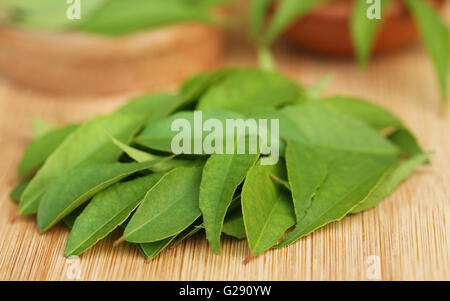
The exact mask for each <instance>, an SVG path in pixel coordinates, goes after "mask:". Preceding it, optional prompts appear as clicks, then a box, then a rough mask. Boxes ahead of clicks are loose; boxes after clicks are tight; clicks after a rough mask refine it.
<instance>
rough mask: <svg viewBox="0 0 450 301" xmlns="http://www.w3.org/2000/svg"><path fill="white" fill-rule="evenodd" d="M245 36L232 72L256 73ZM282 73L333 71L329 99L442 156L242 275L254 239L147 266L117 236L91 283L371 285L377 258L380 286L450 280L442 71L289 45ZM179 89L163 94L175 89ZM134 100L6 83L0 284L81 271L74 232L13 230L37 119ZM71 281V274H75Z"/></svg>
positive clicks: (85, 113)
mask: <svg viewBox="0 0 450 301" xmlns="http://www.w3.org/2000/svg"><path fill="white" fill-rule="evenodd" d="M239 32H241V31H238V32H237V33H233V34H231V35H230V37H228V45H229V46H228V49H227V52H228V56H227V58H226V61H225V62H224V64H225V65H228V66H229V65H233V66H237V65H255V64H256V60H255V57H254V52H253V50H252V48H251V47H250V46H249V45H248V44H247V43H246V42H245V40H244V39H243V38H242V37H241V36H240V34H239ZM275 53H276V56H277V61H278V63H279V68H280V69H281V70H282V71H283V72H284V73H286V74H287V75H288V76H290V77H292V78H293V79H295V80H298V81H299V82H302V83H304V84H307V85H310V84H312V83H314V82H315V81H316V80H318V79H319V78H320V77H321V76H322V75H324V74H325V73H327V72H330V71H331V72H333V73H334V74H335V77H334V80H333V81H332V82H331V84H330V85H329V87H328V88H327V94H334V93H339V94H346V95H352V96H361V97H364V98H367V99H370V100H373V101H375V102H377V103H379V104H381V105H383V106H385V107H386V108H388V109H389V110H391V111H392V112H394V113H395V114H397V115H399V116H401V118H402V119H403V120H404V121H405V123H406V124H407V125H408V126H409V127H411V128H412V130H413V131H414V133H416V134H417V136H418V138H419V140H420V142H421V144H422V145H423V146H424V147H425V148H426V149H430V150H435V151H436V154H435V155H434V156H433V158H432V164H431V165H429V166H423V167H420V168H419V169H418V170H417V171H416V172H415V173H414V175H413V176H412V177H411V178H409V179H408V180H407V181H406V182H405V183H403V184H402V185H401V186H400V187H399V188H398V189H397V190H396V191H395V193H393V194H392V195H391V196H389V197H388V198H387V199H386V200H385V201H383V202H382V203H381V204H380V205H379V206H378V207H376V208H374V209H372V210H369V211H367V212H363V213H360V214H355V215H351V216H348V217H346V218H344V219H343V220H341V221H339V222H336V223H332V224H330V225H328V226H326V227H324V228H322V229H320V230H318V231H316V232H314V233H313V234H312V235H309V236H308V237H306V238H303V239H301V240H300V241H298V242H297V243H295V244H293V245H291V246H289V247H287V248H284V249H280V250H271V251H269V252H267V253H265V254H263V255H261V256H259V257H258V258H256V259H255V260H253V261H252V262H250V264H248V265H246V266H244V265H243V264H242V261H243V259H244V258H245V257H246V256H247V255H249V249H248V247H247V243H246V242H245V241H235V240H232V239H229V238H225V239H224V240H223V249H222V254H221V255H220V256H217V255H214V254H213V253H212V252H211V251H210V250H209V247H208V244H207V241H206V239H203V238H194V239H190V240H188V241H186V242H183V243H181V244H179V245H178V246H176V247H173V248H171V249H169V250H166V251H165V252H163V253H162V254H161V255H160V256H159V257H157V258H156V259H155V260H153V261H146V260H144V259H143V257H142V256H141V254H140V253H139V251H138V250H137V249H136V248H135V247H134V246H132V245H129V244H122V245H121V246H119V247H117V248H113V247H112V243H113V241H114V240H115V239H117V238H118V237H119V236H120V233H118V232H114V233H113V234H112V235H110V236H109V237H107V238H106V239H104V240H102V241H101V242H100V243H98V244H97V245H96V246H95V247H94V248H92V249H91V250H90V251H88V252H86V253H85V254H83V255H82V256H81V257H80V262H79V263H80V271H81V273H80V277H79V279H82V280H366V279H368V274H367V272H368V268H369V262H368V260H369V259H370V258H371V257H370V256H372V255H375V256H379V259H380V263H381V274H380V276H381V279H382V280H450V198H449V196H450V156H449V155H450V138H449V132H450V117H449V116H450V112H449V108H448V107H447V108H446V109H445V114H441V113H439V106H440V103H439V93H438V87H437V80H436V78H435V76H434V73H433V69H432V65H431V62H430V60H429V59H428V57H427V56H426V54H425V52H424V50H423V48H422V47H421V46H420V45H415V46H413V47H411V48H408V49H405V50H402V51H399V52H396V53H393V54H389V55H385V56H383V57H378V58H375V59H374V60H373V61H372V63H371V64H370V66H369V67H368V70H366V72H362V71H359V70H358V69H357V68H356V66H355V64H354V62H353V61H351V60H342V59H333V58H326V57H320V56H314V55H310V54H307V53H302V52H299V51H297V50H295V49H292V48H290V47H288V46H287V45H285V44H283V43H279V44H278V46H277V47H276V50H275ZM177 85H178V83H177V82H174V83H172V84H171V85H170V86H164V87H162V86H161V87H159V89H161V90H162V89H174V88H175V87H177ZM128 97H129V95H120V96H117V97H107V98H102V99H88V98H79V97H77V98H68V97H66V98H64V99H61V98H60V97H52V96H49V95H42V94H36V93H33V92H30V91H27V90H24V89H22V88H20V87H17V86H13V85H10V84H8V83H6V82H5V81H2V80H0V145H1V148H0V154H1V158H2V160H1V161H0V170H1V173H0V237H1V239H0V280H68V279H69V277H68V272H70V269H71V267H73V263H72V262H68V261H67V260H66V258H64V257H63V250H64V247H65V243H66V240H67V237H68V233H69V232H68V230H67V229H66V228H65V227H64V226H62V225H60V226H58V227H56V228H55V229H54V230H52V231H50V232H49V233H47V234H44V235H40V234H39V233H38V229H37V226H36V222H35V217H33V216H29V217H23V218H19V219H18V220H17V221H16V223H14V224H11V223H10V219H11V217H12V216H14V214H15V212H16V210H17V206H16V205H15V204H13V203H12V202H11V201H10V200H9V198H8V193H9V191H10V189H11V188H12V187H13V185H14V184H15V183H16V182H17V177H16V167H17V164H18V161H19V159H20V156H21V155H22V152H23V150H24V148H25V147H26V145H27V143H29V142H30V140H31V129H30V124H29V120H30V118H31V117H40V118H44V119H46V120H49V121H52V122H55V123H57V124H62V123H65V122H68V121H78V120H83V119H84V118H87V117H90V116H93V115H94V114H97V113H100V112H109V111H111V110H112V109H113V108H115V107H117V106H118V105H119V104H120V103H122V102H124V101H125V100H126V99H127V98H128ZM69 274H70V273H69Z"/></svg>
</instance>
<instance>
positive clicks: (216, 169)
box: [199, 154, 259, 254]
mask: <svg viewBox="0 0 450 301" xmlns="http://www.w3.org/2000/svg"><path fill="white" fill-rule="evenodd" d="M258 157H259V155H223V154H214V155H212V156H211V157H210V158H209V159H208V161H207V162H206V164H205V167H204V168H203V175H202V181H201V184H200V201H199V204H200V209H201V211H202V214H203V225H204V226H205V230H206V237H207V239H208V241H209V245H210V246H211V249H212V250H213V252H214V253H216V254H219V253H220V234H221V232H222V227H223V222H224V219H225V215H226V213H227V209H228V207H229V206H230V204H231V201H232V199H233V195H234V193H235V191H236V188H237V186H238V185H239V184H241V183H242V181H243V180H244V178H245V176H246V175H247V172H248V171H249V170H250V168H251V167H252V166H253V165H254V164H255V162H256V160H258Z"/></svg>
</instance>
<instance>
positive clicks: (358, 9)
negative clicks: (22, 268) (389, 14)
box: [350, 0, 391, 66]
mask: <svg viewBox="0 0 450 301" xmlns="http://www.w3.org/2000/svg"><path fill="white" fill-rule="evenodd" d="M390 3H391V0H381V2H380V5H381V14H382V15H384V12H385V11H386V9H387V7H388V6H389V4H390ZM371 5H373V4H371V3H368V2H367V1H366V0H356V1H355V2H354V4H353V12H352V16H351V20H350V31H351V34H352V39H353V46H354V48H355V52H356V55H357V57H358V61H359V64H360V65H361V66H365V65H366V64H367V62H368V60H369V58H370V54H371V51H372V48H373V46H374V43H375V39H376V37H377V33H378V30H379V28H380V25H381V21H382V19H370V18H369V17H368V16H367V11H368V9H369V6H371Z"/></svg>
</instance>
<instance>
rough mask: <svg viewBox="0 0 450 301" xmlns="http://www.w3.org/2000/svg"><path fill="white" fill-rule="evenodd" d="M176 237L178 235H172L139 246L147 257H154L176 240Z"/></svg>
mask: <svg viewBox="0 0 450 301" xmlns="http://www.w3.org/2000/svg"><path fill="white" fill-rule="evenodd" d="M175 237H176V236H172V237H168V238H165V239H163V240H160V241H155V242H148V243H142V244H137V246H138V247H139V249H140V250H141V252H142V254H144V256H145V258H146V259H154V258H155V257H156V256H158V255H159V254H160V253H161V252H162V251H163V250H164V249H165V248H167V247H168V246H169V245H170V243H171V242H173V241H174V239H175Z"/></svg>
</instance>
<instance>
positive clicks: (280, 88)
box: [197, 69, 301, 113]
mask: <svg viewBox="0 0 450 301" xmlns="http://www.w3.org/2000/svg"><path fill="white" fill-rule="evenodd" d="M300 93H301V90H300V88H299V86H298V85H297V84H295V83H294V82H292V81H290V80H289V79H287V78H285V77H283V76H281V75H279V74H278V73H274V72H268V71H263V70H259V69H241V70H237V71H235V72H233V73H232V74H231V75H229V76H227V77H226V78H225V79H224V80H222V81H221V82H219V83H217V84H215V85H214V86H213V87H211V88H210V89H209V90H208V91H207V92H206V93H205V94H204V95H203V96H202V97H201V99H200V101H199V103H198V105H197V109H198V110H211V109H215V110H229V111H232V112H239V113H247V112H251V111H252V110H255V109H259V108H266V107H269V108H276V107H280V106H282V105H285V104H288V103H292V102H293V101H294V99H295V98H297V97H298V96H299V95H300Z"/></svg>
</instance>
